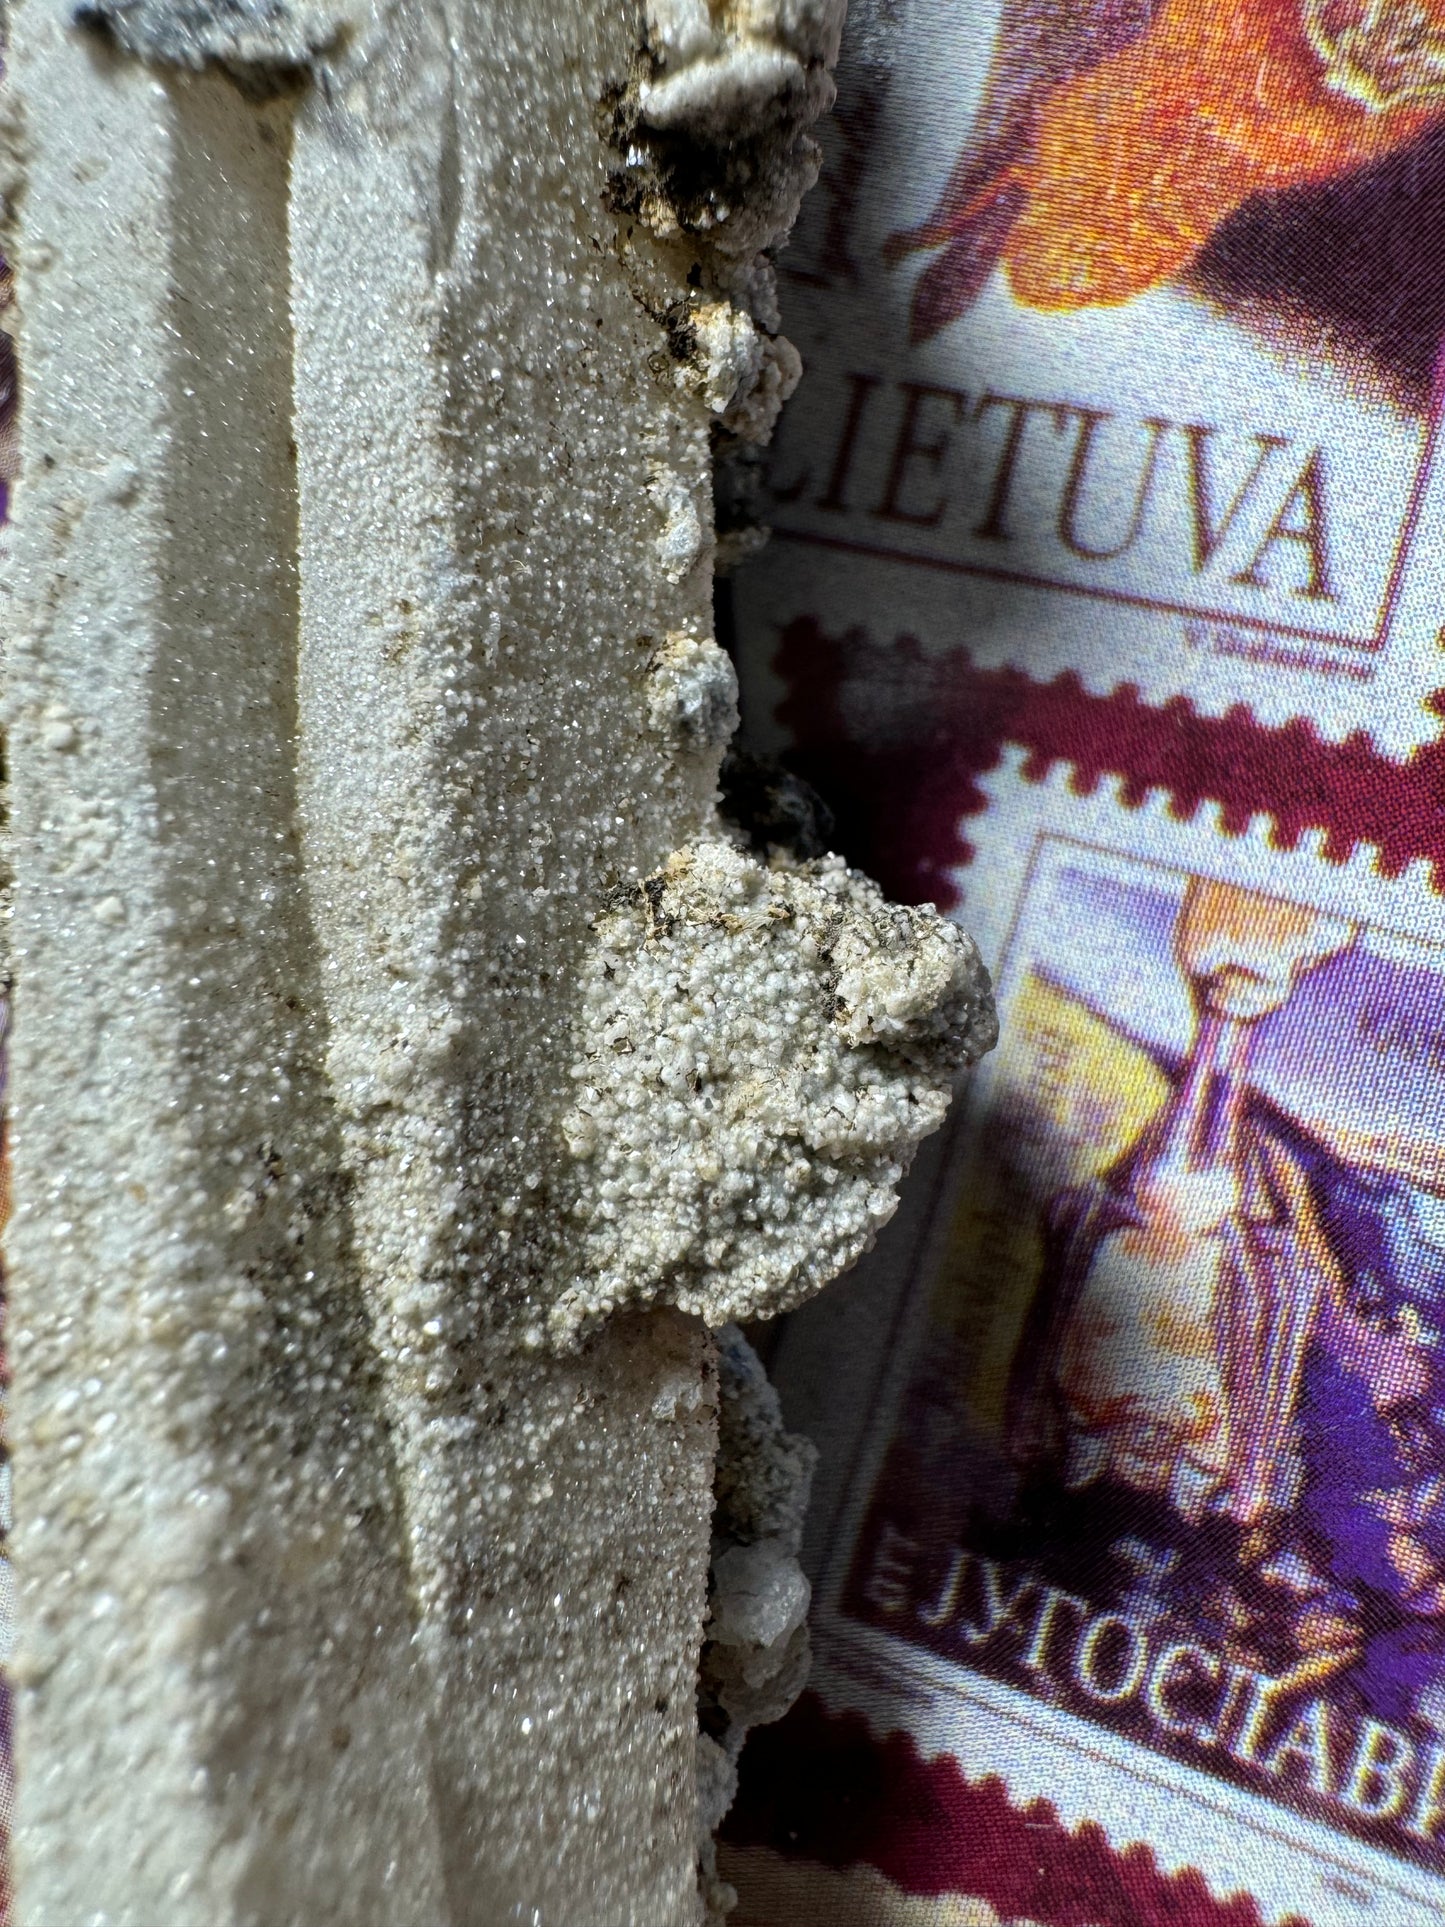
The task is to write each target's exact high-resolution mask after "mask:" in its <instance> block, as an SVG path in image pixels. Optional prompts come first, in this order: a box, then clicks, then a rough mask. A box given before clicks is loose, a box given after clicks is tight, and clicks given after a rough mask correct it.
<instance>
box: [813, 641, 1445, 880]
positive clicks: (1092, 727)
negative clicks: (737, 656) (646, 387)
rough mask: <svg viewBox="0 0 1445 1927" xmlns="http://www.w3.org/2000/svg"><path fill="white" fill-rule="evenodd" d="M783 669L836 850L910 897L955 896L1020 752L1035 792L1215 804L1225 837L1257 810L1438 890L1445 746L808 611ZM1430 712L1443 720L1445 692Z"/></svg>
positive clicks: (1194, 806)
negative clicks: (1051, 785) (1000, 783)
mask: <svg viewBox="0 0 1445 1927" xmlns="http://www.w3.org/2000/svg"><path fill="white" fill-rule="evenodd" d="M776 667H777V670H778V673H779V675H780V676H781V677H782V679H783V681H784V683H785V684H786V686H787V691H788V693H787V695H786V696H785V698H784V700H783V702H782V703H781V704H780V705H779V708H778V720H779V722H780V723H782V724H783V725H784V727H785V728H786V729H787V730H788V731H789V732H790V735H791V739H792V743H793V748H792V749H791V750H790V751H789V753H788V756H787V761H788V762H789V764H790V765H791V766H792V767H793V768H794V769H796V770H797V772H798V774H799V775H801V776H803V777H804V778H806V780H807V781H809V782H810V783H811V784H813V786H814V787H815V788H816V789H817V790H818V791H819V792H820V794H821V795H822V796H823V797H824V799H825V800H826V802H827V803H828V805H829V807H830V808H831V809H832V810H833V812H834V814H835V817H836V821H837V840H838V841H839V843H840V845H841V847H842V848H843V850H844V852H845V853H846V854H847V855H848V856H849V857H850V858H851V859H852V860H853V861H855V862H857V863H859V864H860V865H861V866H862V867H863V868H865V869H868V870H870V871H871V872H872V873H873V874H875V875H877V876H878V877H880V879H881V880H882V881H883V882H884V883H885V884H886V885H887V886H888V887H889V888H890V889H892V890H893V891H894V892H895V893H897V894H899V895H901V896H903V897H906V898H908V899H909V900H911V901H914V902H919V901H932V902H936V903H938V904H939V905H940V906H941V907H951V906H953V905H955V904H956V903H957V902H958V878H957V873H958V872H959V871H960V870H961V869H964V868H966V866H967V865H968V863H969V861H970V859H971V857H972V855H973V846H972V843H971V842H970V840H969V838H968V835H967V833H966V823H967V819H968V818H970V817H972V816H975V815H977V814H978V813H979V812H980V811H982V810H983V809H985V808H986V807H987V802H988V799H987V794H986V792H985V790H984V788H983V787H982V784H981V779H982V778H984V777H985V776H986V775H987V774H988V772H989V771H991V770H993V769H995V768H996V767H997V766H998V764H999V762H1000V759H1001V757H1002V755H1003V752H1004V749H1005V746H1006V745H1010V744H1011V745H1014V746H1015V747H1016V748H1017V749H1018V750H1020V751H1021V752H1022V755H1023V764H1022V770H1023V774H1024V775H1025V776H1026V777H1027V778H1028V779H1029V780H1031V781H1037V780H1039V779H1040V778H1042V777H1043V776H1045V775H1047V774H1048V772H1049V771H1050V770H1051V769H1053V768H1055V767H1056V766H1058V765H1060V764H1063V765H1067V766H1068V767H1069V769H1070V772H1071V776H1070V781H1071V785H1072V787H1073V788H1074V790H1075V791H1077V792H1081V793H1086V792H1088V791H1089V790H1091V789H1093V788H1094V787H1095V786H1096V785H1097V784H1098V783H1099V782H1100V781H1101V780H1102V779H1103V778H1105V777H1115V778H1117V779H1119V782H1120V784H1121V790H1120V800H1121V801H1122V802H1123V803H1124V804H1125V805H1126V806H1128V807H1136V806H1137V805H1138V804H1139V803H1140V802H1142V801H1143V799H1144V797H1145V796H1146V795H1148V794H1149V793H1150V792H1151V791H1156V790H1157V791H1160V792H1162V793H1163V794H1164V796H1165V797H1166V798H1167V799H1168V807H1169V809H1170V810H1171V812H1172V813H1173V814H1174V815H1175V816H1177V817H1178V818H1180V819H1181V820H1188V819H1189V818H1191V817H1192V816H1193V815H1194V814H1195V812H1196V811H1197V810H1198V809H1199V808H1200V807H1201V805H1203V804H1205V803H1213V804H1215V805H1217V807H1218V809H1219V812H1220V828H1221V830H1222V831H1223V832H1224V833H1225V834H1226V835H1238V834H1240V833H1241V832H1242V831H1243V830H1244V829H1245V828H1246V827H1247V826H1248V825H1249V823H1250V822H1251V821H1253V820H1254V819H1255V818H1257V817H1259V816H1261V815H1263V816H1266V817H1268V818H1269V820H1270V825H1271V830H1270V834H1271V838H1272V840H1273V842H1274V844H1275V846H1276V847H1278V848H1280V849H1292V848H1294V847H1296V846H1297V845H1298V844H1299V843H1300V841H1301V839H1303V838H1305V837H1307V836H1308V835H1309V834H1310V833H1311V832H1314V833H1317V834H1318V836H1319V837H1320V838H1321V839H1322V841H1321V844H1320V852H1319V853H1320V855H1321V856H1322V857H1323V858H1324V859H1325V860H1326V861H1328V862H1331V863H1343V862H1345V861H1347V860H1348V859H1349V858H1350V857H1351V855H1352V854H1353V853H1354V852H1355V851H1356V850H1357V849H1359V848H1360V847H1361V846H1368V847H1369V848H1371V849H1372V850H1373V851H1374V852H1375V853H1376V854H1375V861H1376V863H1377V865H1378V868H1379V870H1380V872H1381V874H1382V875H1385V876H1393V875H1398V874H1399V873H1400V872H1401V871H1402V870H1404V869H1406V868H1407V867H1408V866H1409V865H1410V864H1412V863H1416V862H1424V863H1426V864H1428V865H1429V866H1430V870H1431V873H1432V875H1433V878H1434V883H1435V888H1436V889H1437V890H1440V891H1445V739H1441V738H1436V739H1433V740H1431V741H1430V742H1428V743H1425V744H1423V745H1422V746H1421V747H1420V748H1418V749H1417V750H1415V751H1414V752H1413V753H1412V754H1411V755H1410V756H1409V757H1408V758H1407V759H1406V760H1405V761H1403V762H1396V761H1393V760H1392V759H1391V758H1389V757H1388V756H1385V755H1383V754H1382V753H1381V751H1380V750H1379V749H1378V748H1377V747H1376V746H1375V744H1374V743H1373V742H1372V741H1371V739H1370V738H1369V737H1368V736H1367V735H1366V734H1364V732H1357V733H1355V734H1353V735H1351V736H1348V737H1346V738H1345V740H1344V741H1342V742H1338V743H1335V742H1330V741H1328V740H1326V739H1325V738H1323V737H1322V736H1321V735H1320V734H1319V732H1318V731H1317V730H1316V729H1315V727H1314V726H1313V724H1311V723H1310V722H1309V721H1308V720H1307V719H1304V718H1297V719H1295V720H1293V721H1291V722H1287V723H1284V724H1280V725H1278V726H1273V727H1271V726H1266V725H1264V724H1261V723H1259V722H1258V721H1257V720H1256V719H1255V717H1254V716H1253V715H1252V714H1251V713H1250V711H1249V710H1248V709H1247V708H1245V707H1243V706H1242V705H1241V706H1239V707H1236V708H1234V709H1231V710H1229V711H1228V712H1227V713H1226V714H1224V715H1222V716H1210V715H1201V714H1200V713H1199V712H1198V711H1197V710H1196V709H1195V707H1194V705H1193V704H1192V703H1191V702H1190V701H1189V700H1188V698H1186V697H1182V696H1176V697H1174V698H1172V699H1171V700H1169V701H1167V702H1165V703H1163V704H1159V705H1153V704H1149V703H1146V702H1144V701H1143V700H1142V699H1141V697H1140V696H1139V693H1138V691H1137V689H1136V688H1135V687H1134V686H1132V685H1130V684H1128V683H1125V684H1122V685H1120V686H1119V687H1118V688H1116V689H1115V690H1114V691H1113V693H1112V694H1110V695H1108V696H1098V695H1095V694H1093V693H1091V692H1090V691H1089V690H1087V689H1086V688H1085V687H1084V686H1083V684H1082V683H1081V682H1080V680H1079V679H1078V677H1077V676H1075V675H1073V674H1071V673H1065V674H1063V675H1060V676H1058V677H1056V678H1054V680H1053V681H1051V682H1048V683H1039V682H1035V681H1034V680H1032V679H1031V678H1030V677H1029V676H1027V675H1026V674H1025V673H1024V672H1022V671H1021V670H1018V669H1014V668H1009V667H1004V668H998V669H981V668H978V667H976V666H975V664H974V663H973V662H972V660H971V658H970V657H969V655H968V653H967V651H965V650H958V651H955V652H952V653H950V654H948V655H947V656H934V655H931V654H928V653H926V652H925V651H924V649H923V648H922V646H921V645H920V644H919V643H918V641H917V640H916V639H915V638H913V637H911V636H908V635H903V636H900V637H898V638H897V639H896V640H895V641H894V642H892V643H890V644H889V645H887V646H886V647H884V646H882V645H880V644H878V643H876V642H875V641H873V640H872V639H871V638H870V637H869V635H868V634H867V632H866V631H865V630H863V629H852V630H849V631H847V632H846V633H844V634H843V635H840V636H831V635H829V634H828V633H826V632H825V631H824V629H823V628H822V627H821V625H819V624H818V623H817V622H816V621H815V620H814V619H813V618H811V617H802V618H799V619H798V620H795V621H793V622H791V623H789V624H788V625H787V627H786V628H785V629H784V630H783V631H782V634H781V637H780V642H779V647H778V651H777V656H776ZM855 689H856V690H858V691H860V692H864V700H865V701H866V714H865V716H864V720H863V726H862V727H857V726H855V725H854V724H853V722H852V720H851V717H850V713H849V712H850V709H851V708H853V707H861V706H863V704H862V703H861V702H860V704H858V705H854V704H852V703H851V702H850V701H849V692H850V690H855ZM1427 708H1428V709H1429V711H1430V713H1431V714H1432V715H1434V716H1436V717H1439V718H1442V719H1445V690H1442V691H1441V692H1439V693H1437V694H1436V695H1434V696H1432V697H1431V698H1430V699H1429V702H1428V704H1427Z"/></svg>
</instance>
